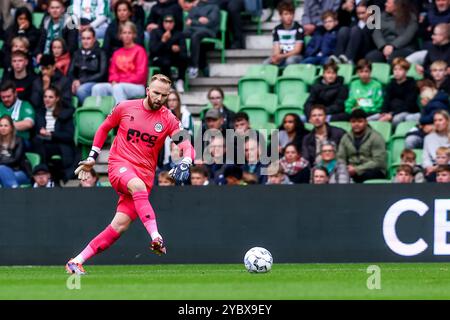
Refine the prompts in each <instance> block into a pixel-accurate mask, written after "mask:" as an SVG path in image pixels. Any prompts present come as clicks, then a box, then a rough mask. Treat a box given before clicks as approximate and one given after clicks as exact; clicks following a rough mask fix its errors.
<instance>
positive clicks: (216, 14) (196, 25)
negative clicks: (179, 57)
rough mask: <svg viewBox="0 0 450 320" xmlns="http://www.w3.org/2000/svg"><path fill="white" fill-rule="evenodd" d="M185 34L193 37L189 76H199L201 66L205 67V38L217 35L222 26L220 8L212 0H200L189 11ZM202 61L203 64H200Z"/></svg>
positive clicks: (187, 36) (192, 77)
mask: <svg viewBox="0 0 450 320" xmlns="http://www.w3.org/2000/svg"><path fill="white" fill-rule="evenodd" d="M185 24H186V28H185V30H184V35H185V37H186V38H190V39H191V61H190V64H189V68H188V74H189V78H191V79H194V78H197V77H198V70H199V68H202V69H203V68H204V67H205V65H203V63H205V62H206V59H205V58H203V57H202V58H200V54H201V52H200V50H201V41H202V40H203V38H206V37H212V38H215V37H216V36H217V32H218V31H219V26H220V9H219V7H218V6H217V4H215V3H213V1H212V0H198V1H196V2H195V4H194V7H193V8H192V10H191V11H189V14H188V17H187V19H186V23H185ZM201 63H202V65H200V64H201Z"/></svg>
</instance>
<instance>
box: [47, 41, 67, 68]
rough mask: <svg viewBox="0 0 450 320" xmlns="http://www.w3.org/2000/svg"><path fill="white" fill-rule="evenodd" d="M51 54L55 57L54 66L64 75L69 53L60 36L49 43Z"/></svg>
mask: <svg viewBox="0 0 450 320" xmlns="http://www.w3.org/2000/svg"><path fill="white" fill-rule="evenodd" d="M50 47H51V54H52V55H53V57H54V58H55V67H56V69H58V70H59V71H61V73H62V74H63V75H65V76H67V72H68V71H69V67H70V53H69V52H68V51H67V46H66V42H65V41H64V39H62V38H56V39H53V41H52V43H51V45H50Z"/></svg>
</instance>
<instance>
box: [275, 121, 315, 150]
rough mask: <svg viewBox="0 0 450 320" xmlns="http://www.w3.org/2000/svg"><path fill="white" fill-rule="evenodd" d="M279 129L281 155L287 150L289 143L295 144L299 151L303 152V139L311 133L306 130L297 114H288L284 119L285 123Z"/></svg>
mask: <svg viewBox="0 0 450 320" xmlns="http://www.w3.org/2000/svg"><path fill="white" fill-rule="evenodd" d="M278 129H279V135H278V139H279V148H280V150H279V153H280V154H281V153H283V152H284V148H286V146H287V145H288V144H289V143H293V144H294V145H295V146H296V148H297V150H302V141H303V138H304V137H305V136H306V135H307V134H308V133H309V131H308V130H306V129H305V125H304V124H303V122H302V120H301V119H300V117H299V116H298V115H297V114H295V113H288V114H286V115H285V116H284V118H283V123H282V124H281V126H280V127H279V128H278Z"/></svg>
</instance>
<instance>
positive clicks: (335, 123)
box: [330, 121, 352, 132]
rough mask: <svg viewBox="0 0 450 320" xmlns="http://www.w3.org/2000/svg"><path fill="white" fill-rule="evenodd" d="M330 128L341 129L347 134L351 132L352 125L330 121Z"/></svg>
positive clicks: (345, 122)
mask: <svg viewBox="0 0 450 320" xmlns="http://www.w3.org/2000/svg"><path fill="white" fill-rule="evenodd" d="M330 126H333V127H338V128H341V129H343V130H345V131H347V132H350V131H351V130H352V125H351V124H350V122H348V121H330Z"/></svg>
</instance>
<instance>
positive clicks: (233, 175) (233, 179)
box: [223, 165, 247, 186]
mask: <svg viewBox="0 0 450 320" xmlns="http://www.w3.org/2000/svg"><path fill="white" fill-rule="evenodd" d="M223 176H224V178H225V180H226V182H227V185H230V186H245V185H247V183H246V182H245V181H244V180H243V171H242V168H241V167H239V166H235V165H229V166H226V168H225V170H224V172H223Z"/></svg>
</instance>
